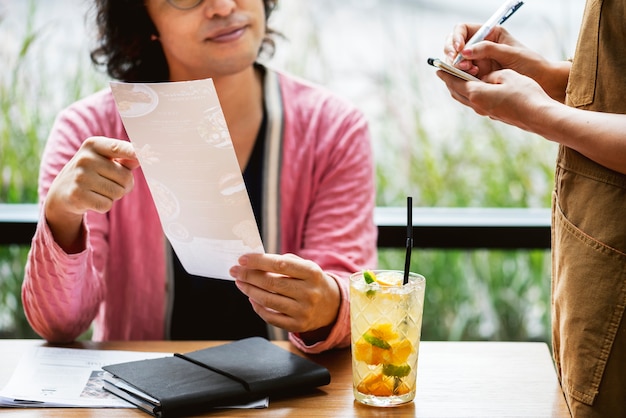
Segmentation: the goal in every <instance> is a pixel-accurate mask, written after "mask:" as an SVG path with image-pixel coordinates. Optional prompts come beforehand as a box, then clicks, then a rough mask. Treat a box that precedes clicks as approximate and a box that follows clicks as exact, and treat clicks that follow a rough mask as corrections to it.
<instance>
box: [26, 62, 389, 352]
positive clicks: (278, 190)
mask: <svg viewBox="0 0 626 418" xmlns="http://www.w3.org/2000/svg"><path fill="white" fill-rule="evenodd" d="M265 78H266V80H265V104H266V107H267V109H268V118H269V120H268V136H269V137H270V142H271V143H272V144H273V145H272V146H271V147H270V148H272V149H274V151H273V156H272V151H268V152H267V154H268V155H266V157H265V158H266V166H270V167H271V170H270V172H271V173H270V174H269V175H268V176H266V177H268V178H269V180H268V179H265V186H264V199H263V200H264V201H265V202H268V203H267V207H264V208H263V210H264V216H265V217H264V231H263V232H262V235H263V240H264V244H265V247H266V251H268V252H279V253H294V254H298V255H299V256H301V257H304V258H308V259H311V260H313V261H315V262H317V263H318V264H319V265H320V266H321V267H322V268H323V269H324V270H325V271H326V272H328V273H329V274H331V275H332V277H333V278H335V280H336V281H337V283H338V284H339V287H340V289H341V297H342V303H341V306H340V310H339V314H338V317H337V320H336V323H335V325H334V326H333V328H332V330H331V332H330V335H329V336H328V338H327V339H326V340H325V341H320V342H317V343H315V344H313V345H310V346H307V345H306V344H304V342H303V341H302V340H301V339H300V338H299V336H298V335H297V334H290V335H289V339H290V340H291V341H292V342H293V343H294V344H295V345H296V346H297V347H299V348H300V349H301V350H303V351H305V352H311V353H316V352H321V351H324V350H328V349H331V348H334V347H344V346H347V345H348V344H349V343H350V326H349V304H348V303H347V300H348V275H349V273H350V272H353V271H357V270H360V269H363V268H373V267H375V264H376V260H377V253H376V233H377V230H376V226H375V225H374V221H373V210H374V178H373V176H374V174H373V162H372V155H371V145H370V137H369V131H368V127H367V123H366V121H365V120H364V118H363V115H362V114H361V113H360V112H359V111H358V110H356V109H355V108H354V107H353V106H351V105H349V104H348V103H346V102H345V101H344V100H341V99H340V98H338V97H336V96H334V95H333V94H331V93H330V92H328V91H326V90H324V89H322V88H320V87H317V86H313V85H311V84H309V83H307V82H305V81H303V80H299V79H296V78H294V77H292V76H288V75H286V74H283V73H278V72H275V71H272V70H267V69H266V77H265ZM98 135H100V136H107V137H112V138H120V139H126V140H127V139H128V136H127V134H126V132H125V130H124V127H123V125H122V122H121V119H120V118H119V115H118V113H117V110H116V108H115V104H114V102H113V99H112V96H111V94H110V91H109V90H108V89H107V90H105V91H101V92H98V93H96V94H94V95H92V96H89V97H87V98H85V99H83V100H81V101H79V102H77V103H74V104H73V105H71V106H70V107H69V108H67V109H65V110H64V111H63V112H61V113H60V115H59V116H58V118H57V120H56V122H55V125H54V127H53V129H52V131H51V134H50V137H49V139H48V142H47V144H46V149H45V152H44V155H43V159H42V165H41V172H40V183H39V184H40V186H39V194H40V201H41V202H42V201H43V200H44V199H45V197H46V193H47V191H48V189H49V187H50V184H51V182H52V180H53V179H54V178H55V176H56V175H57V173H58V172H59V171H60V170H61V168H62V167H63V166H64V165H65V164H66V163H67V161H68V160H69V159H70V158H71V157H72V156H73V155H74V153H75V152H76V150H77V149H78V148H79V147H80V145H81V143H82V141H84V140H85V139H86V138H88V137H90V136H98ZM272 171H273V172H272ZM134 173H135V187H134V189H133V191H132V192H131V193H129V194H128V195H127V196H125V197H124V198H123V199H121V200H119V201H118V202H116V203H115V204H114V206H113V208H112V209H111V211H110V212H109V213H107V214H98V213H95V212H89V213H87V214H86V216H85V228H86V232H87V248H86V250H84V251H83V252H81V253H78V254H66V253H65V252H64V251H63V250H62V249H61V248H60V247H59V246H58V245H57V244H56V243H55V242H54V239H53V237H52V235H51V233H50V230H49V228H48V227H47V224H46V222H45V221H44V220H43V219H40V221H39V224H38V225H37V231H36V233H35V236H34V237H33V240H32V246H31V250H30V253H29V256H28V261H27V265H26V270H25V278H24V283H23V288H22V299H23V302H24V308H25V312H26V316H27V318H28V320H29V322H30V324H31V326H32V327H33V329H34V330H35V331H36V332H37V333H39V334H40V335H41V336H42V337H43V338H45V339H46V340H48V341H51V342H68V341H72V340H74V339H75V338H77V337H78V336H79V335H80V334H82V333H83V332H85V331H86V330H88V329H89V327H90V325H91V324H92V322H93V321H94V320H95V322H94V333H93V339H94V340H97V341H101V340H159V339H164V338H166V328H167V326H166V324H167V323H168V318H167V316H168V306H169V304H170V303H171V301H170V298H169V295H170V294H169V292H168V291H169V289H171V288H172V284H171V280H172V277H171V274H170V273H169V270H168V268H167V265H168V255H167V254H168V251H166V240H165V237H164V234H163V231H162V228H161V225H160V222H159V218H158V215H157V212H156V209H155V207H154V205H153V201H152V198H151V195H150V192H149V190H148V187H147V184H146V181H145V178H144V176H143V173H142V172H141V170H135V171H134ZM272 203H273V204H272ZM276 203H278V204H276ZM266 218H267V219H266ZM265 223H267V226H265Z"/></svg>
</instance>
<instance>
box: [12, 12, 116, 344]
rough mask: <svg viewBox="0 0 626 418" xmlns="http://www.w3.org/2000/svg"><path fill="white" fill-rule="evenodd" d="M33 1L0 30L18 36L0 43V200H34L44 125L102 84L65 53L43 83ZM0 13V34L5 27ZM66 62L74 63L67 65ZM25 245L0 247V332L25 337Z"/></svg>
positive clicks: (47, 68) (45, 66) (40, 32)
mask: <svg viewBox="0 0 626 418" xmlns="http://www.w3.org/2000/svg"><path fill="white" fill-rule="evenodd" d="M36 4H37V2H36V1H34V0H30V1H29V3H28V9H27V10H28V11H27V19H26V24H25V26H23V29H24V32H23V33H22V34H20V35H19V36H18V37H17V38H16V37H15V33H13V32H11V36H9V34H8V33H7V34H3V36H2V39H12V38H13V39H18V40H19V45H18V48H17V49H14V48H13V47H14V46H15V45H11V44H10V43H5V42H3V43H2V44H0V58H1V61H2V62H3V63H4V69H3V71H2V72H0V203H25V202H26V203H34V202H36V201H37V179H38V173H39V163H40V159H41V153H42V150H43V146H44V144H45V140H46V138H47V134H48V130H49V129H50V127H51V126H52V122H53V119H54V117H55V116H56V113H58V111H59V110H60V107H55V106H53V105H52V104H53V103H59V105H58V106H64V105H66V104H68V103H70V102H72V101H74V100H76V99H77V98H79V97H81V96H82V95H83V94H84V93H85V91H90V90H91V91H93V90H95V89H97V88H100V87H101V86H103V83H102V81H101V79H100V78H98V77H97V76H96V75H91V73H89V71H88V69H87V68H85V67H84V66H82V65H81V62H84V61H81V60H80V59H76V60H72V59H68V57H65V59H64V60H63V66H64V69H65V70H68V69H69V70H70V71H69V72H68V73H66V74H67V79H65V80H64V82H65V87H64V88H63V89H61V91H51V90H49V89H48V85H49V84H50V83H48V81H49V80H52V79H54V78H56V77H58V74H59V73H60V72H59V71H56V69H55V68H54V67H53V66H51V65H50V63H42V62H40V58H41V56H40V54H38V52H39V51H38V50H37V48H38V47H44V46H45V45H43V44H42V42H41V41H40V39H41V38H42V37H44V36H46V35H49V33H48V32H47V30H52V29H54V28H53V27H52V26H48V27H43V28H38V27H35V17H36V13H37V7H36ZM4 24H5V21H4V20H3V19H2V18H1V17H0V34H2V32H4V31H5V30H7V31H8V29H6V28H5V27H4V26H3V25H4ZM72 66H74V69H73V71H72ZM27 253H28V248H27V247H20V246H8V247H0V336H4V337H12V338H28V337H33V336H35V334H34V333H33V331H32V330H31V329H30V326H29V325H28V322H27V321H26V318H25V316H24V312H23V307H22V301H21V297H20V289H21V283H22V279H23V276H24V264H25V262H26V255H27Z"/></svg>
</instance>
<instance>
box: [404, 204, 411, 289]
mask: <svg viewBox="0 0 626 418" xmlns="http://www.w3.org/2000/svg"><path fill="white" fill-rule="evenodd" d="M411 248H413V198H412V197H411V196H408V197H407V198H406V257H405V259H404V280H403V282H402V283H403V284H407V283H408V282H409V268H410V266H411Z"/></svg>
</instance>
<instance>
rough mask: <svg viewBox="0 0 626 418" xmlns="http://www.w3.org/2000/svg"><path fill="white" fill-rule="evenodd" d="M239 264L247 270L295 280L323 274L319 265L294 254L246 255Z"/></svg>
mask: <svg viewBox="0 0 626 418" xmlns="http://www.w3.org/2000/svg"><path fill="white" fill-rule="evenodd" d="M239 264H240V265H242V266H244V267H246V268H247V269H253V270H261V271H266V272H271V273H276V274H280V275H284V276H289V277H293V278H295V279H304V278H307V277H310V276H311V275H312V274H316V273H321V272H322V271H321V268H319V266H317V264H315V263H313V262H312V261H309V260H304V259H302V258H300V257H298V256H294V255H293V254H284V255H279V254H246V255H244V256H242V257H241V258H240V259H239Z"/></svg>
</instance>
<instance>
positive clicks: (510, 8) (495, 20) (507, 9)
mask: <svg viewBox="0 0 626 418" xmlns="http://www.w3.org/2000/svg"><path fill="white" fill-rule="evenodd" d="M522 4H524V2H523V1H517V0H509V1H507V2H505V3H504V4H503V5H502V6H500V8H499V9H498V10H496V12H495V13H494V14H493V15H492V16H491V17H490V18H489V20H487V21H486V22H485V24H484V25H482V26H481V27H480V29H478V31H477V32H476V33H475V34H474V36H472V37H471V38H470V40H469V41H467V43H466V44H465V46H466V47H468V46H470V45H474V44H475V43H477V42H480V41H483V40H484V39H485V38H486V37H487V35H489V33H490V32H491V31H492V30H493V28H495V27H496V25H501V24H503V23H504V21H505V20H507V19H508V18H509V17H511V15H512V14H513V13H515V12H516V11H517V9H519V8H520V7H522ZM462 60H463V56H462V55H461V53H459V54H457V56H456V57H455V58H454V62H453V64H454V65H456V64H458V63H459V62H461V61H462Z"/></svg>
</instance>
